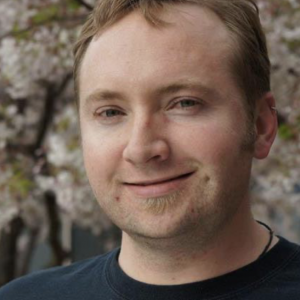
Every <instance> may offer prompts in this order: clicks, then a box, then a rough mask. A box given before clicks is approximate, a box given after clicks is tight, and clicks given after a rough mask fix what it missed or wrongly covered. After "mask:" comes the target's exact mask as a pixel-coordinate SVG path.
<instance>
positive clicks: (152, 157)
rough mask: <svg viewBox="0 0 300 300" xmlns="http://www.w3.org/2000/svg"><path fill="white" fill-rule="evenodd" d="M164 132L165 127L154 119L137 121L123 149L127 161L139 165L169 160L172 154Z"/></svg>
mask: <svg viewBox="0 0 300 300" xmlns="http://www.w3.org/2000/svg"><path fill="white" fill-rule="evenodd" d="M163 132H164V130H163V128H161V126H160V124H159V123H158V122H155V121H154V120H139V121H137V122H135V123H134V124H133V126H132V128H131V131H130V133H129V135H128V136H129V137H128V142H127V144H126V146H125V148H124V151H123V158H124V159H125V161H127V162H130V163H132V164H135V165H138V164H144V163H149V162H163V161H165V160H167V159H168V158H169V155H170V147H169V144H168V142H167V140H166V139H165V138H164V137H163V134H162V133H163Z"/></svg>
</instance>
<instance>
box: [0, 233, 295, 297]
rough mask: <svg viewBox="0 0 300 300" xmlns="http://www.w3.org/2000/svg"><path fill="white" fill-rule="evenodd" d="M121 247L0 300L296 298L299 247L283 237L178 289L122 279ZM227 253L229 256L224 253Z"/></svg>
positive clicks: (6, 290) (18, 285)
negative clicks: (247, 259) (241, 262)
mask: <svg viewBox="0 0 300 300" xmlns="http://www.w3.org/2000/svg"><path fill="white" fill-rule="evenodd" d="M119 252H120V249H116V250H113V251H112V252H109V253H107V254H105V255H102V256H98V257H95V258H90V259H87V260H84V261H81V262H77V263H74V264H71V265H70V266H65V267H56V268H52V269H49V270H45V271H39V272H36V273H33V274H30V275H27V276H25V277H22V278H19V279H16V280H14V281H12V282H10V283H8V284H7V285H5V286H4V287H2V288H1V289H0V299H1V300H168V299H170V300H225V299H226V300H229V299H234V300H238V299H243V300H279V299H280V300H299V299H300V246H298V245H296V244H294V243H291V242H289V241H287V240H285V239H284V238H281V237H280V238H279V242H278V243H277V244H276V245H275V246H274V247H273V248H272V249H271V250H270V251H269V252H268V253H266V255H265V256H263V257H262V258H261V259H258V260H256V261H254V262H252V263H250V264H248V265H246V266H244V267H242V268H240V269H238V270H236V271H233V272H230V273H228V274H225V275H222V276H219V277H216V278H212V279H208V280H204V281H200V282H195V283H188V284H183V285H170V286H166V285H163V286H160V285H150V284H145V283H142V282H139V281H136V280H134V279H132V278H130V277H129V276H127V275H126V274H125V273H124V272H123V271H122V269H121V268H120V267H119V264H118V255H119ZM228 255H230V253H228Z"/></svg>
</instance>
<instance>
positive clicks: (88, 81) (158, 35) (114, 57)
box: [79, 4, 232, 99]
mask: <svg viewBox="0 0 300 300" xmlns="http://www.w3.org/2000/svg"><path fill="white" fill-rule="evenodd" d="M160 17H161V18H162V19H163V20H164V21H166V22H167V24H168V25H167V26H163V27H159V28H157V27H154V26H152V25H151V24H149V23H148V22H147V21H146V20H145V18H144V16H143V15H142V14H141V13H140V12H139V11H134V12H132V13H130V14H129V15H127V16H126V17H124V18H123V19H121V20H120V21H118V22H117V23H116V24H114V25H113V26H111V27H109V28H108V29H106V30H105V31H104V32H102V33H101V34H99V36H98V37H96V38H94V39H93V40H92V42H91V44H90V45H89V47H88V49H87V52H86V54H85V57H84V59H83V63H82V67H81V72H80V80H79V85H80V91H81V92H80V98H81V99H82V98H83V99H84V98H85V96H86V93H87V91H90V90H91V89H96V88H98V87H99V86H101V85H105V86H106V87H107V86H108V87H109V85H110V84H113V82H115V83H117V82H119V83H120V84H125V82H126V85H128V86H135V87H136V88H138V87H139V86H142V85H140V84H139V83H145V82H147V83H148V85H149V86H150V85H151V83H152V82H151V80H153V83H154V84H155V79H157V78H158V77H160V81H161V80H164V79H166V80H168V79H170V77H177V78H174V80H175V81H180V80H181V79H182V78H180V76H184V73H185V76H188V75H189V74H193V73H194V72H198V73H199V74H198V75H199V76H202V80H204V81H205V80H207V81H209V80H211V79H212V78H211V77H214V76H215V77H216V76H218V75H217V74H219V73H222V72H223V73H224V72H225V69H226V71H227V69H228V64H227V63H226V62H227V61H228V56H229V54H230V49H231V45H232V40H231V37H230V33H229V32H228V30H227V28H226V27H225V25H224V24H223V23H222V21H221V20H220V19H219V18H218V17H217V16H216V15H215V14H214V13H213V12H211V11H210V10H208V9H204V8H201V7H199V6H196V5H181V4H180V5H169V6H167V7H166V8H165V10H164V11H163V12H162V14H161V16H160ZM208 70H210V74H207V71H208ZM213 73H215V75H214V76H212V74H213ZM183 79H185V80H186V79H187V78H183ZM149 80H150V81H149ZM204 84H205V82H204Z"/></svg>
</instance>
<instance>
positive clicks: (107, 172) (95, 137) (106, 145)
mask: <svg viewBox="0 0 300 300" xmlns="http://www.w3.org/2000/svg"><path fill="white" fill-rule="evenodd" d="M117 140H118V139H112V138H111V136H110V137H107V138H106V136H105V135H104V134H99V133H94V132H83V134H82V149H83V158H84V164H85V168H86V171H87V174H88V177H89V180H90V181H91V183H92V182H93V181H95V180H97V181H98V183H99V181H103V180H104V181H105V180H109V179H111V176H112V174H113V172H114V170H115V168H116V167H117V165H118V162H119V158H120V151H118V149H119V145H118V143H116V141H117Z"/></svg>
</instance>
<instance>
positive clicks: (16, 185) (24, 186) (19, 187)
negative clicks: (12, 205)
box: [8, 171, 33, 198]
mask: <svg viewBox="0 0 300 300" xmlns="http://www.w3.org/2000/svg"><path fill="white" fill-rule="evenodd" d="M8 187H9V190H10V192H11V193H13V194H18V195H20V196H21V197H22V198H24V197H26V196H27V195H28V193H29V192H30V190H31V189H32V188H33V182H32V181H30V180H29V179H28V178H26V177H25V176H24V174H23V173H22V172H20V171H18V172H16V173H15V174H14V175H13V176H12V177H11V178H10V180H9V182H8Z"/></svg>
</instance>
